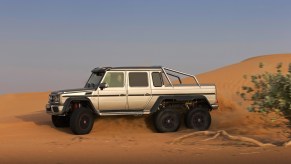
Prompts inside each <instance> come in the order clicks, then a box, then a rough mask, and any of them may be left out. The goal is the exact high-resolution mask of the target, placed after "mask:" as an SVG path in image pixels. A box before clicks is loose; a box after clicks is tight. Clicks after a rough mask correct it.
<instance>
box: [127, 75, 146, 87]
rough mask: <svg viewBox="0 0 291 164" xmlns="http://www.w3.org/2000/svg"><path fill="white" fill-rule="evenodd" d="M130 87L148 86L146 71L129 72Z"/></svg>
mask: <svg viewBox="0 0 291 164" xmlns="http://www.w3.org/2000/svg"><path fill="white" fill-rule="evenodd" d="M128 75H129V86H130V87H148V86H149V84H148V74H147V73H146V72H130V73H129V74H128Z"/></svg>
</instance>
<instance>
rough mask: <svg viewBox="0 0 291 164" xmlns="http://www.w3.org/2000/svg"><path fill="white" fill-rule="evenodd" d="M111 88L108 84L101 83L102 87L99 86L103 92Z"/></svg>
mask: <svg viewBox="0 0 291 164" xmlns="http://www.w3.org/2000/svg"><path fill="white" fill-rule="evenodd" d="M108 87H109V85H108V84H107V83H101V84H100V85H99V88H100V89H101V90H103V89H104V88H108Z"/></svg>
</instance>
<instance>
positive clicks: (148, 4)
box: [0, 0, 291, 94]
mask: <svg viewBox="0 0 291 164" xmlns="http://www.w3.org/2000/svg"><path fill="white" fill-rule="evenodd" d="M288 52H291V1H290V0H176V1H173V0H143V1H142V0H103V1H101V0H100V1H98V0H95V1H91V0H84V1H81V0H78V1H76V0H67V1H66V0H35V1H32V0H18V1H16V0H0V57H1V59H0V94H3V93H14V92H35V91H49V90H57V89H65V88H76V87H83V86H84V83H85V82H86V80H87V78H88V76H89V74H90V71H91V69H92V68H94V67H98V66H138V65H164V66H167V67H170V68H174V69H178V70H181V71H184V72H188V73H191V74H199V73H203V72H207V71H210V70H213V69H216V68H219V67H222V66H225V65H228V64H232V63H236V62H239V61H241V60H244V59H246V58H249V57H253V56H258V55H264V54H272V53H288Z"/></svg>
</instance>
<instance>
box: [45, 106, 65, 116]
mask: <svg viewBox="0 0 291 164" xmlns="http://www.w3.org/2000/svg"><path fill="white" fill-rule="evenodd" d="M45 108H46V113H47V114H50V115H62V114H63V108H64V106H60V105H52V104H46V106H45Z"/></svg>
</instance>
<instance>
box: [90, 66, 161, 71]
mask: <svg viewBox="0 0 291 164" xmlns="http://www.w3.org/2000/svg"><path fill="white" fill-rule="evenodd" d="M162 68H163V67H162V66H127V67H97V68H94V69H93V70H92V72H106V71H108V70H137V69H139V70H152V69H155V70H156V69H162Z"/></svg>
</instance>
